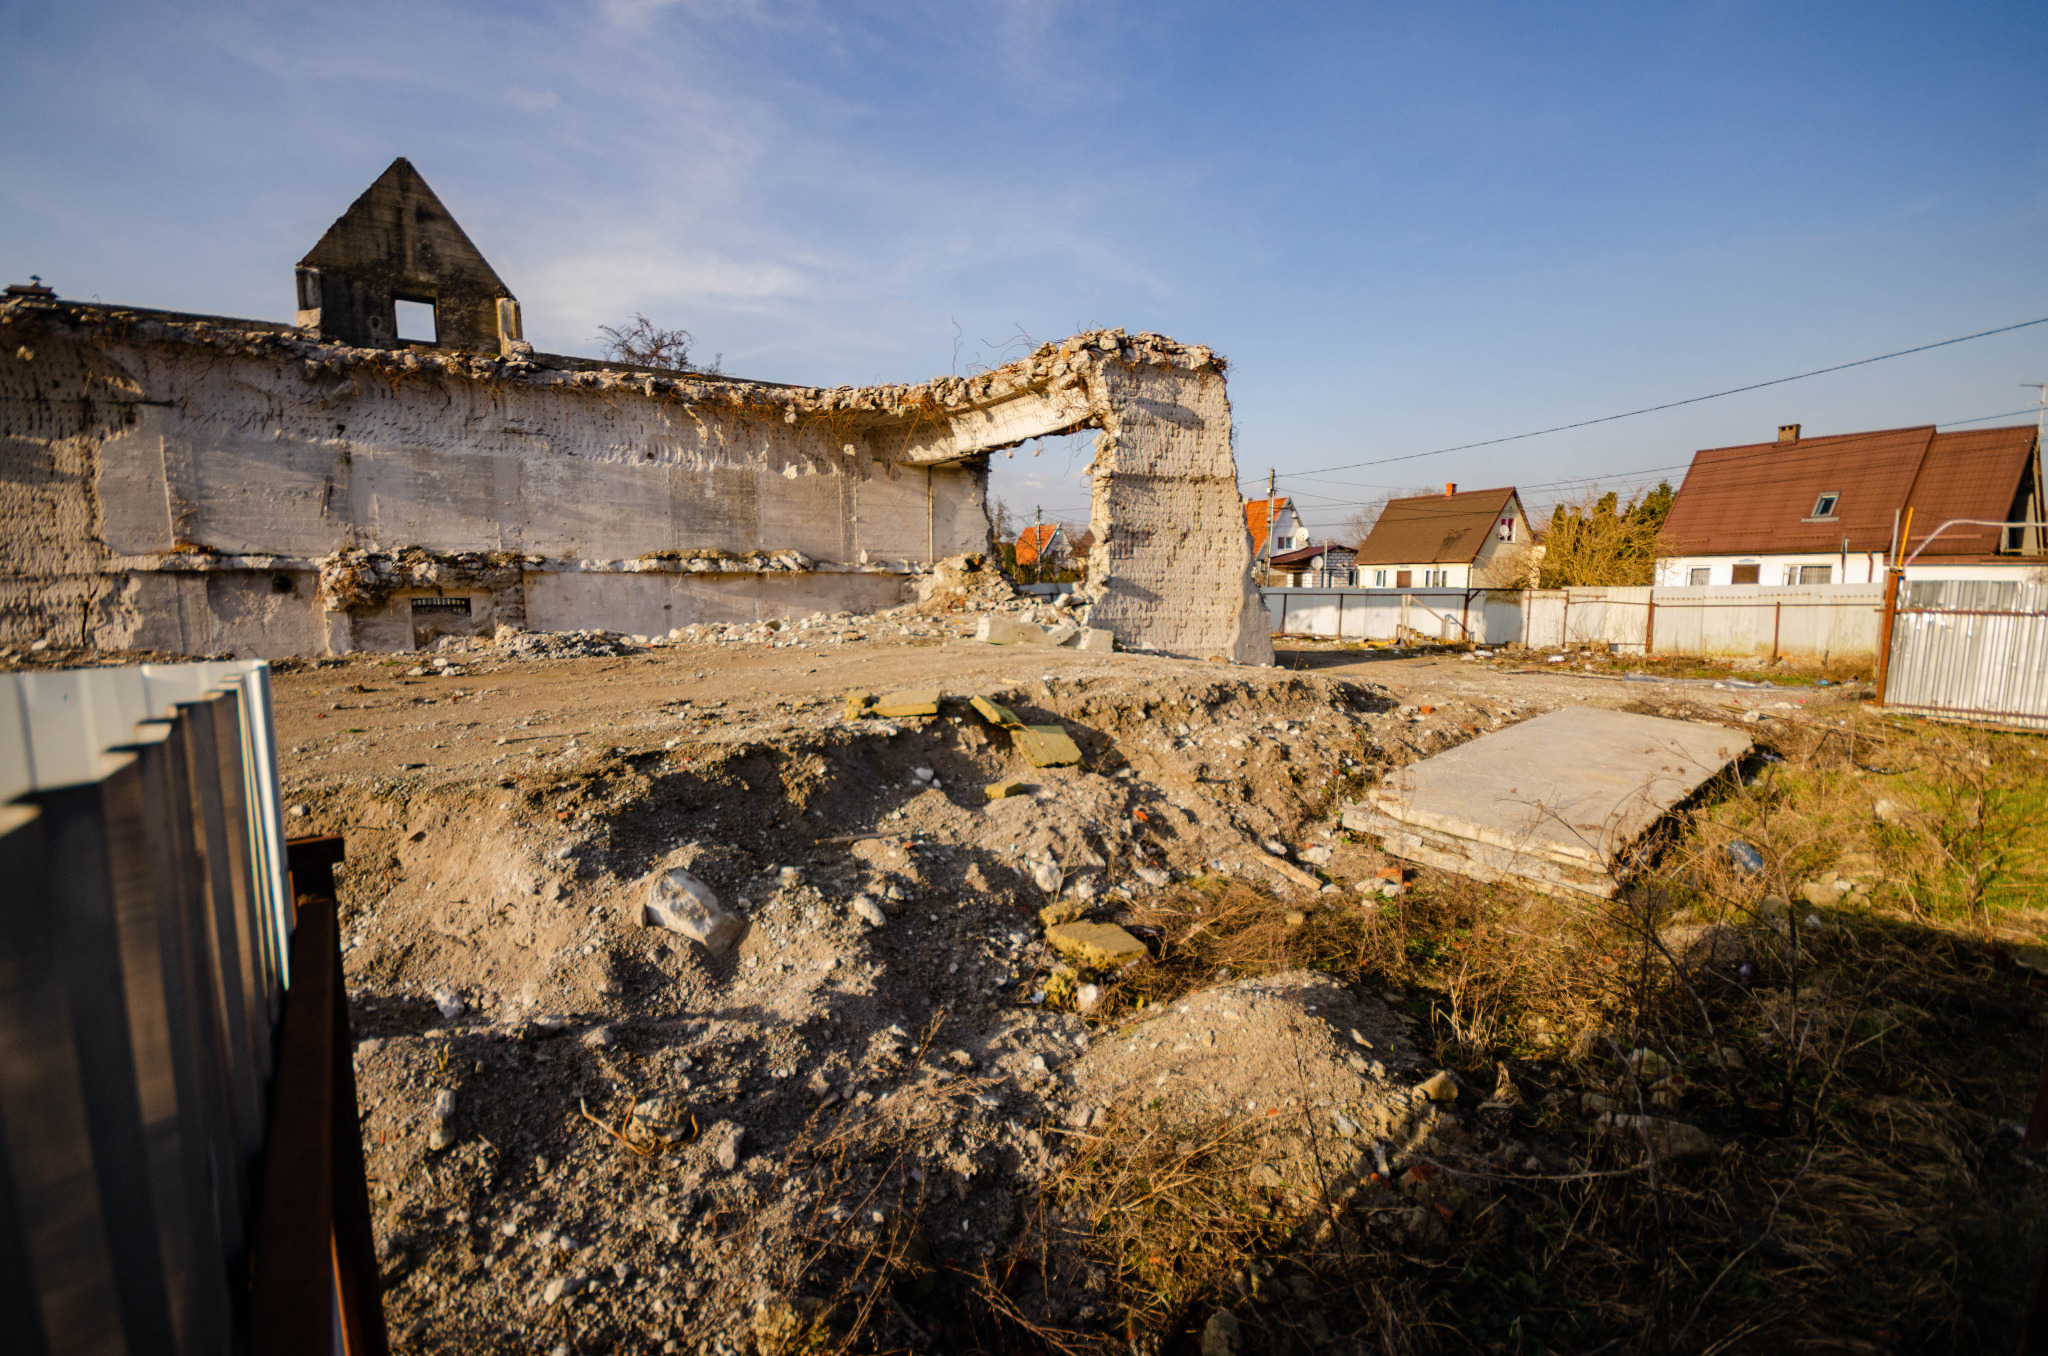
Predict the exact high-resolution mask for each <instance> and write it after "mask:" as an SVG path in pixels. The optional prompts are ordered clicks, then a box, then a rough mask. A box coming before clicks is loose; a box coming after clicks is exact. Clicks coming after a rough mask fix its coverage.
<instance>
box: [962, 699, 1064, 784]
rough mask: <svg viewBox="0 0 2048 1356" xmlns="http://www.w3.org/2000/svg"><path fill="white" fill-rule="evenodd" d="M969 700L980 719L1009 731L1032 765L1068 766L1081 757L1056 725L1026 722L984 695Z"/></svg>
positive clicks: (1011, 739) (1011, 737) (1025, 758)
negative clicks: (1027, 723) (1029, 723)
mask: <svg viewBox="0 0 2048 1356" xmlns="http://www.w3.org/2000/svg"><path fill="white" fill-rule="evenodd" d="M970 704H971V705H972V706H973V707H974V709H975V710H976V711H977V712H979V713H980V714H981V716H982V718H983V719H985V720H987V721H989V722H990V723H991V724H995V725H1000V726H1001V727H1002V728H1004V729H1005V730H1008V731H1009V732H1010V741H1011V743H1013V744H1014V745H1015V746H1016V748H1017V751H1018V752H1019V753H1021V754H1023V755H1024V761H1025V762H1027V763H1029V764H1031V766H1033V767H1072V766H1073V765H1074V764H1076V763H1078V762H1080V761H1081V747H1080V745H1078V744H1076V743H1075V742H1074V740H1073V737H1072V736H1071V735H1069V734H1068V733H1067V732H1066V731H1065V730H1064V729H1062V728H1060V727H1059V726H1057V725H1026V724H1025V723H1024V722H1023V721H1021V720H1019V719H1018V718H1017V713H1016V712H1014V711H1012V710H1010V708H1009V707H1007V706H1002V705H999V704H997V703H995V702H992V701H990V700H989V699H988V698H986V697H979V696H977V697H974V698H972V699H971V702H970Z"/></svg>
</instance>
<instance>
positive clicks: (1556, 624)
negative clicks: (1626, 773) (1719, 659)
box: [1265, 584, 1884, 659]
mask: <svg viewBox="0 0 2048 1356" xmlns="http://www.w3.org/2000/svg"><path fill="white" fill-rule="evenodd" d="M1265 597H1266V609H1267V612H1268V613H1269V614H1270V616H1271V617H1272V623H1273V633H1274V634H1275V635H1295V636H1325V637H1329V638H1331V639H1343V640H1381V641H1390V640H1394V639H1395V638H1397V637H1398V636H1399V635H1400V634H1401V628H1402V627H1403V626H1406V627H1407V628H1409V630H1410V631H1411V632H1413V633H1415V634H1417V635H1419V636H1422V637H1425V638H1430V639H1437V640H1446V641H1455V640H1459V639H1464V638H1469V639H1471V640H1472V641H1474V642H1475V643H1477V644H1481V645H1510V644H1514V643H1517V642H1519V643H1521V644H1524V645H1527V646H1529V647H1530V648H1531V649H1563V648H1568V647H1571V646H1576V645H1595V644H1602V643H1605V644H1609V645H1612V646H1613V647H1614V648H1615V649H1617V650H1620V651H1622V652H1624V653H1633V654H1641V653H1643V652H1644V651H1645V650H1646V649H1647V650H1649V651H1651V652H1653V653H1656V654H1674V655H1703V656H1705V655H1719V656H1737V655H1759V656H1769V655H1778V656H1783V657H1789V658H1800V659H1829V658H1835V657H1839V656H1853V655H1871V654H1875V653H1876V651H1877V642H1878V632H1879V630H1880V628H1881V621H1882V612H1883V604H1884V586H1883V585H1881V584H1833V585H1823V586H1807V587H1784V588H1778V587H1763V586H1757V585H1736V586H1734V587H1726V586H1723V587H1719V588H1690V587H1687V588H1650V587H1648V586H1630V587H1613V588H1570V589H1528V590H1515V589H1267V590H1266V593H1265Z"/></svg>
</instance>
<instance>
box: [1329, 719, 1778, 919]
mask: <svg viewBox="0 0 2048 1356" xmlns="http://www.w3.org/2000/svg"><path fill="white" fill-rule="evenodd" d="M1749 749H1750V741H1749V740H1748V739H1747V738H1745V737H1744V736H1742V735H1740V734H1738V733H1736V732H1735V731H1733V730H1730V729H1728V728H1727V727H1725V726H1721V725H1701V724H1694V723H1691V722H1689V721H1682V720H1665V719H1662V718H1660V717H1657V716H1639V715H1633V714H1630V713H1628V712H1624V711H1605V710H1598V709H1593V708H1587V707H1569V708H1566V709H1564V710H1561V711H1552V712H1549V713H1548V714H1546V715H1541V716H1537V717H1536V718H1535V719H1533V720H1529V721H1524V722H1523V723H1522V724H1520V725H1515V726H1511V727H1509V728H1508V729H1505V730H1500V731H1497V732H1495V733H1493V734H1489V735H1483V736H1481V737H1480V738H1478V739H1475V740H1472V741H1471V742H1470V743H1467V744H1462V745H1460V746H1458V747H1457V748H1455V749H1452V750H1450V751H1449V752H1447V753H1441V754H1438V755H1437V756H1436V757H1434V758H1429V759H1425V760H1424V761H1422V762H1420V763H1414V764H1411V765H1410V766H1408V767H1405V768H1401V769H1399V770H1397V771H1395V772H1393V773H1391V774H1390V775H1389V776H1388V778H1387V780H1386V783H1385V784H1384V785H1383V786H1381V787H1379V788H1378V789H1376V790H1374V791H1373V792H1371V793H1370V794H1369V795H1368V796H1367V797H1366V801H1365V803H1364V804H1362V805H1355V806H1352V807H1351V808H1350V809H1348V810H1346V811H1345V812H1344V827H1346V828H1348V829H1352V830H1355V831H1358V832H1361V833H1371V834H1376V835H1378V836H1379V837H1380V838H1381V839H1382V841H1383V842H1384V843H1385V845H1386V849H1387V851H1388V852H1389V853H1391V854H1393V855H1394V856H1396V857H1401V858H1404V859H1406V860H1408V861H1412V862H1419V863H1422V864H1423V865H1426V866H1433V867H1438V868H1440V869H1442V870H1445V871H1452V872H1456V873H1457V874H1459V875H1464V876H1470V877H1473V878H1474V879H1477V880H1484V881H1499V882H1505V883H1509V884H1514V885H1520V886H1524V887H1526V888H1529V889H1534V890H1540V891H1543V892H1545V893H1550V894H1567V895H1572V894H1578V895H1592V896H1595V897H1598V898H1602V899H1607V898H1612V897H1613V896H1614V895H1615V894H1616V893H1617V891H1619V889H1620V888H1621V886H1622V884H1623V883H1625V881H1626V880H1627V879H1628V876H1629V874H1630V873H1631V871H1632V870H1633V868H1634V867H1635V865H1636V864H1637V859H1638V855H1639V853H1638V849H1639V848H1640V847H1641V846H1642V845H1643V843H1644V840H1645V837H1646V835H1648V834H1649V832H1650V831H1651V830H1652V829H1653V828H1654V827H1655V826H1656V825H1657V823H1658V821H1660V820H1662V819H1663V818H1664V817H1665V816H1666V815H1667V814H1669V813H1670V812H1671V811H1672V810H1673V809H1674V808H1675V807H1677V806H1678V805H1680V804H1681V803H1683V802H1684V801H1685V800H1686V799H1687V798H1689V797H1691V796H1692V795H1693V794H1694V793H1695V792H1697V791H1698V790H1699V789H1700V788H1701V787H1702V786H1703V785H1705V784H1706V783H1707V782H1708V781H1709V780H1711V779H1712V778H1713V777H1715V776H1717V775H1719V774H1720V773H1721V772H1723V771H1724V770H1726V769H1727V768H1728V767H1729V765H1730V764H1732V763H1734V762H1735V761H1736V760H1737V759H1739V758H1741V757H1742V756H1743V755H1744V754H1746V753H1748V752H1749Z"/></svg>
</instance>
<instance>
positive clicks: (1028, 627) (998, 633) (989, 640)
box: [974, 614, 1045, 645]
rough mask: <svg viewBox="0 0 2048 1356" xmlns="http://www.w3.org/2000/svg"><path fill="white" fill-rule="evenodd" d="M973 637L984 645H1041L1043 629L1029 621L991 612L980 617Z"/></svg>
mask: <svg viewBox="0 0 2048 1356" xmlns="http://www.w3.org/2000/svg"><path fill="white" fill-rule="evenodd" d="M974 638H975V639H976V640H978V641H981V642H982V643H983V644H985V645H1042V644H1044V643H1045V631H1044V629H1043V628H1041V627H1039V626H1036V625H1034V624H1032V623H1031V622H1025V621H1017V620H1015V619H1014V618H1011V617H998V616H994V615H993V614H991V615H989V616H986V617H983V618H982V619H981V624H980V625H979V626H978V627H976V628H975V631H974Z"/></svg>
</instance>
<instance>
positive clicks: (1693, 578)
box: [1685, 565, 1714, 588]
mask: <svg viewBox="0 0 2048 1356" xmlns="http://www.w3.org/2000/svg"><path fill="white" fill-rule="evenodd" d="M1713 575H1714V572H1713V570H1711V569H1709V568H1708V567H1707V566H1705V565H1695V566H1693V568H1692V572H1691V573H1690V574H1688V575H1687V576H1686V578H1685V582H1686V583H1688V584H1690V585H1692V586H1693V587H1694V588H1701V587H1704V586H1705V585H1706V584H1707V582H1708V581H1709V580H1711V579H1712V578H1713Z"/></svg>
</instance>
